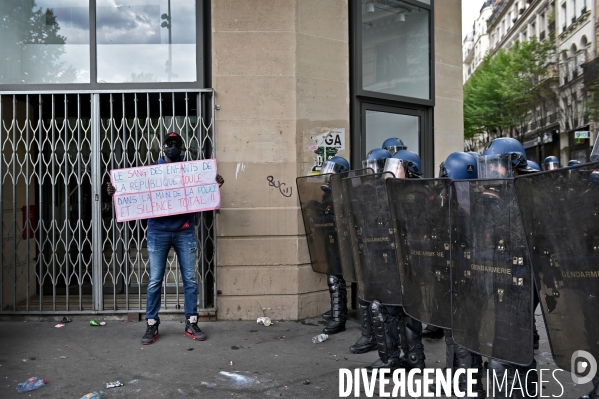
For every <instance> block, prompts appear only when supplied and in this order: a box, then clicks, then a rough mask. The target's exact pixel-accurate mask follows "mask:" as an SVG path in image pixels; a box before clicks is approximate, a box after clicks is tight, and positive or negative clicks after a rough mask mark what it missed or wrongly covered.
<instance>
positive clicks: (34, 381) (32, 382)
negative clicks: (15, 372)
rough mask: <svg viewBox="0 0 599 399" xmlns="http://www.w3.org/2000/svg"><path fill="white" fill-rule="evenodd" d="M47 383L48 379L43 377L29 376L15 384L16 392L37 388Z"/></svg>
mask: <svg viewBox="0 0 599 399" xmlns="http://www.w3.org/2000/svg"><path fill="white" fill-rule="evenodd" d="M47 383H48V380H47V379H45V378H41V377H31V378H30V379H28V380H27V381H25V382H21V383H19V384H18V385H17V392H19V393H23V392H29V391H33V390H34V389H38V388H39V387H41V386H44V385H45V384H47Z"/></svg>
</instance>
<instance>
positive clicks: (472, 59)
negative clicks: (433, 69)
mask: <svg viewBox="0 0 599 399" xmlns="http://www.w3.org/2000/svg"><path fill="white" fill-rule="evenodd" d="M493 3H494V0H486V1H485V2H484V3H483V5H482V7H481V9H480V13H479V15H478V18H476V20H475V21H474V23H473V24H472V31H471V32H469V33H468V34H467V35H466V37H465V38H464V42H463V45H462V53H463V54H462V55H463V57H464V58H463V59H464V83H465V82H466V81H467V80H468V78H469V77H470V75H472V73H473V72H474V71H475V70H476V68H477V67H478V66H479V65H480V63H481V62H482V61H483V59H484V58H485V56H486V55H487V53H488V51H489V34H488V31H487V20H488V19H489V17H490V16H491V14H492V13H493Z"/></svg>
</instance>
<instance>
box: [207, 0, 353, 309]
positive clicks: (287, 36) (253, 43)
mask: <svg viewBox="0 0 599 399" xmlns="http://www.w3.org/2000/svg"><path fill="white" fill-rule="evenodd" d="M347 15H348V11H347V1H341V0H326V1H322V0H273V1H266V0H247V1H238V0H214V1H212V40H213V46H212V48H213V53H212V60H213V86H214V88H215V90H216V93H217V104H219V105H220V106H221V109H220V111H218V112H217V115H216V117H217V125H216V126H217V133H216V134H217V158H218V160H219V172H220V173H221V174H222V175H223V177H224V178H225V180H226V183H225V185H224V186H223V189H222V208H221V212H220V214H219V215H218V230H217V231H218V235H219V237H218V266H217V267H218V268H217V284H218V290H219V297H218V312H217V316H218V318H219V319H253V318H256V317H258V316H262V315H266V316H269V317H271V318H274V319H301V318H305V317H309V316H314V315H316V314H318V313H320V312H324V311H325V310H326V309H327V308H328V307H329V299H328V291H327V286H326V276H325V275H322V274H317V273H314V272H313V271H312V269H311V266H310V264H309V257H308V250H307V245H306V239H305V236H304V235H303V225H302V219H301V214H300V210H299V204H298V199H297V193H296V187H295V179H296V177H297V176H303V175H305V174H306V173H307V171H308V170H309V168H310V167H311V165H312V159H313V157H314V154H313V153H311V151H309V150H308V146H309V145H310V142H309V141H310V135H313V134H314V132H320V131H321V129H322V128H330V127H343V128H345V129H346V132H347V134H348V135H349V78H348V76H349V69H348V68H349V67H348V63H349V61H348V54H347V52H348V50H347V47H348V44H347V41H348V28H347ZM331 21H334V23H331ZM340 60H342V61H341V62H340ZM342 155H343V154H342ZM345 155H348V154H347V153H346V154H345ZM269 176H270V177H271V178H269ZM267 178H268V179H271V180H272V181H273V182H274V185H276V186H280V187H273V184H272V183H269V180H268V179H267Z"/></svg>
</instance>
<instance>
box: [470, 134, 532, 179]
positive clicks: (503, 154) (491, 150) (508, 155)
mask: <svg viewBox="0 0 599 399" xmlns="http://www.w3.org/2000/svg"><path fill="white" fill-rule="evenodd" d="M533 172H535V170H534V169H533V168H531V167H530V166H528V162H527V161H526V152H525V151H524V146H523V145H522V143H520V142H519V141H518V140H516V139H513V138H511V137H501V138H497V139H495V140H493V141H491V143H489V145H487V147H485V149H484V151H483V154H482V155H481V156H480V157H478V177H479V178H481V179H502V178H510V177H514V175H516V174H524V173H533Z"/></svg>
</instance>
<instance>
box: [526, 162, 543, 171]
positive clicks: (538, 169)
mask: <svg viewBox="0 0 599 399" xmlns="http://www.w3.org/2000/svg"><path fill="white" fill-rule="evenodd" d="M526 162H528V166H530V167H531V168H533V169H534V170H535V171H537V172H538V171H540V170H541V167H540V166H539V164H538V163H536V162H535V161H526Z"/></svg>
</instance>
